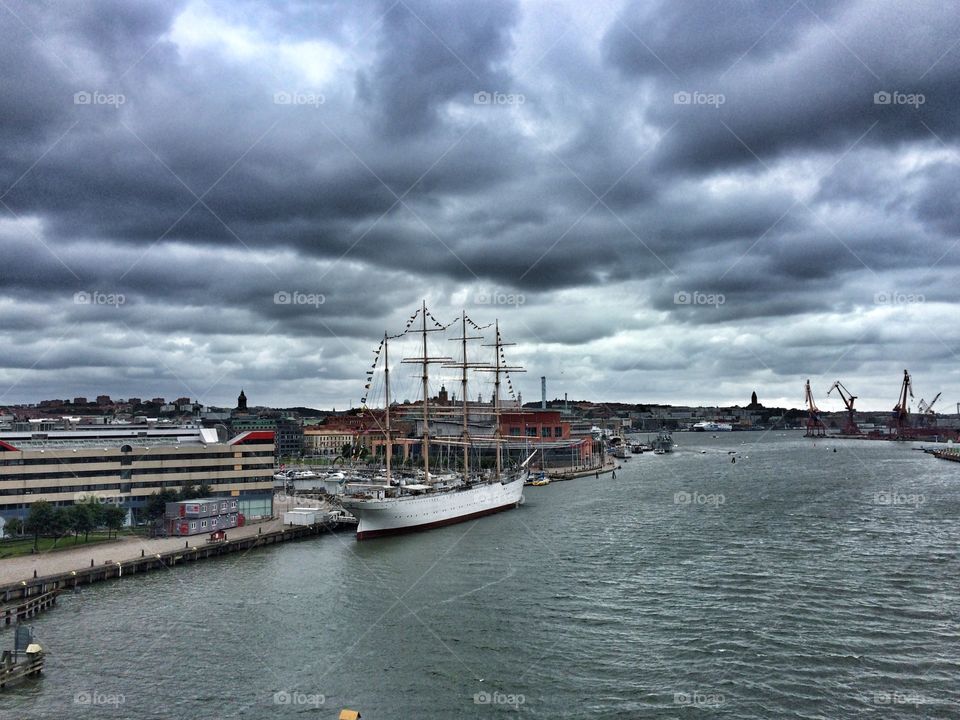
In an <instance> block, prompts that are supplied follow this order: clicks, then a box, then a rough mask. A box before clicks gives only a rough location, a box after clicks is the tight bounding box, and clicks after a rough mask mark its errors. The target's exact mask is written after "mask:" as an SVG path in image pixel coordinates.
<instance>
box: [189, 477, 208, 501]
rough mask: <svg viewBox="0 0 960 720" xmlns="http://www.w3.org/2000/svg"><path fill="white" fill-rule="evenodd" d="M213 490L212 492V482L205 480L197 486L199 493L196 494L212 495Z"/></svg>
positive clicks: (202, 496)
mask: <svg viewBox="0 0 960 720" xmlns="http://www.w3.org/2000/svg"><path fill="white" fill-rule="evenodd" d="M211 492H212V491H211V490H210V483H208V482H206V481H204V482H202V483H200V485H198V486H197V495H196V497H198V498H205V497H210V493H211ZM190 499H191V500H192V499H193V498H190Z"/></svg>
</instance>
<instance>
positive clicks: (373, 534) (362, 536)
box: [357, 502, 517, 540]
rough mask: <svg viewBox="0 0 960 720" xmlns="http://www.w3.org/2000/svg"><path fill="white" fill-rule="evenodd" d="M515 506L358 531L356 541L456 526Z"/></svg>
mask: <svg viewBox="0 0 960 720" xmlns="http://www.w3.org/2000/svg"><path fill="white" fill-rule="evenodd" d="M516 506H517V503H515V502H512V503H507V504H506V505H501V506H500V507H495V508H490V509H489V510H480V511H479V512H475V513H470V514H469V515H460V516H459V517H453V518H447V519H446V520H436V521H434V522H429V523H423V524H422V525H408V526H407V527H401V528H390V529H388V530H366V531H364V532H359V531H358V532H357V540H370V539H372V538H378V537H385V536H387V535H403V534H404V533H410V532H420V531H421V530H430V529H431V528H437V527H443V526H444V525H456V524H457V523H461V522H466V521H467V520H473V519H474V518H478V517H483V516H484V515H493V514H494V513H498V512H501V511H503V510H509V509H510V508H512V507H516Z"/></svg>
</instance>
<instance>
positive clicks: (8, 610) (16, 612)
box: [0, 590, 60, 627]
mask: <svg viewBox="0 0 960 720" xmlns="http://www.w3.org/2000/svg"><path fill="white" fill-rule="evenodd" d="M59 592H60V591H59V590H51V591H49V592H45V593H41V594H40V595H36V596H34V597H32V598H30V599H29V600H25V601H23V602H21V603H19V604H17V605H8V606H7V607H5V608H0V620H2V621H3V626H4V627H9V626H10V625H13V623H14V622H19V621H20V620H27V619H28V618H32V617H33V616H34V615H36V614H37V613H40V612H43V611H44V610H46V609H47V608H51V607H53V606H54V605H56V604H57V593H59Z"/></svg>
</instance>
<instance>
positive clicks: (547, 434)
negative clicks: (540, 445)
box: [540, 427, 550, 438]
mask: <svg viewBox="0 0 960 720" xmlns="http://www.w3.org/2000/svg"><path fill="white" fill-rule="evenodd" d="M540 437H547V438H548V437H550V428H548V427H544V428H540Z"/></svg>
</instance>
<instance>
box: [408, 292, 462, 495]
mask: <svg viewBox="0 0 960 720" xmlns="http://www.w3.org/2000/svg"><path fill="white" fill-rule="evenodd" d="M418 312H420V313H422V314H423V317H421V318H420V332H421V333H422V335H423V345H422V349H423V355H422V356H421V357H411V358H403V360H401V361H400V362H405V363H417V364H419V365H422V366H423V435H422V438H423V473H424V482H430V370H429V368H430V363H432V362H438V363H447V362H452V361H453V358H449V357H430V356H429V355H427V333H428V332H441V331H443V330H445V329H446V328H444V327H443V326H441V325H440V323H438V322H437V321H436V320H434V322H435V323H436V324H437V327H435V328H429V329H428V328H427V301H426V300H424V301H423V304H422V305H421V306H420V310H419V311H418ZM432 317H433V316H432V315H431V318H432Z"/></svg>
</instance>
